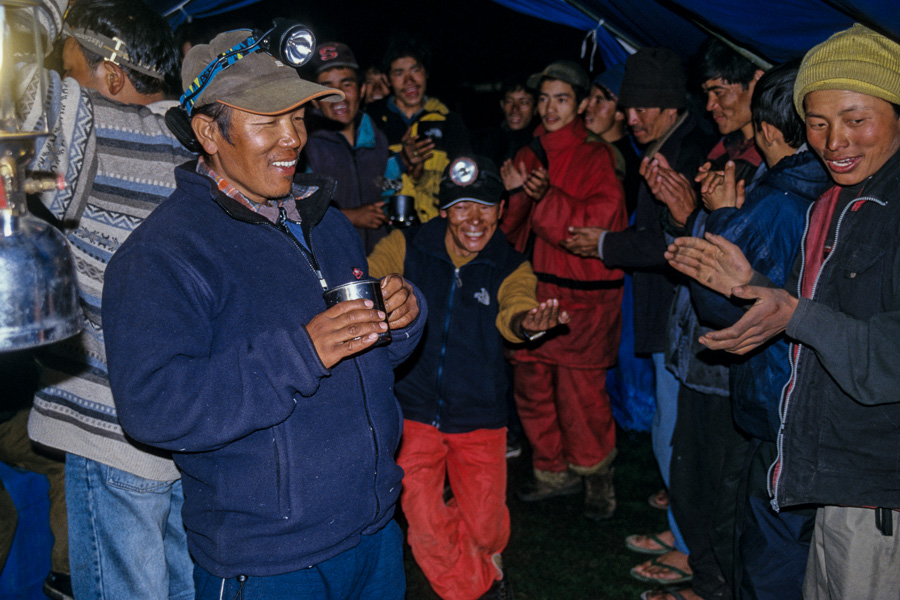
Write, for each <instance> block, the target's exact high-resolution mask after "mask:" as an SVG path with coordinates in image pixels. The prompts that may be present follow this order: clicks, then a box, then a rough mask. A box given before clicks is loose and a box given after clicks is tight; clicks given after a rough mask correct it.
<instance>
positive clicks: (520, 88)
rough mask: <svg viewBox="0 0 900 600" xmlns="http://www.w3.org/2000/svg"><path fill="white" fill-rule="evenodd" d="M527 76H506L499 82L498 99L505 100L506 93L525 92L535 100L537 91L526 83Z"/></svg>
mask: <svg viewBox="0 0 900 600" xmlns="http://www.w3.org/2000/svg"><path fill="white" fill-rule="evenodd" d="M527 79H528V78H527V77H524V76H523V77H508V78H506V79H504V80H503V81H501V82H500V100H505V99H506V95H507V94H512V93H514V92H525V93H526V94H528V95H530V96H531V99H532V100H534V102H535V103H536V102H537V93H536V92H535V91H534V90H533V89H531V88H530V87H528V85H527V84H526V80H527Z"/></svg>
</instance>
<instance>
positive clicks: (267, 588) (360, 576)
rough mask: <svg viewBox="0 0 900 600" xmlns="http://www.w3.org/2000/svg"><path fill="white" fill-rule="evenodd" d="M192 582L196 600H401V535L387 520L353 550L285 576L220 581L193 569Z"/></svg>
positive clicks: (403, 578)
mask: <svg viewBox="0 0 900 600" xmlns="http://www.w3.org/2000/svg"><path fill="white" fill-rule="evenodd" d="M194 577H195V579H196V584H197V600H223V599H228V600H230V599H231V598H239V599H241V600H403V598H404V597H405V596H406V573H405V572H404V570H403V533H402V532H401V531H400V526H399V525H397V522H396V521H393V520H392V521H390V522H389V523H388V524H387V525H385V526H384V527H383V528H382V529H381V531H379V532H377V533H373V534H372V535H364V536H362V538H361V540H360V542H359V545H358V546H356V547H354V548H350V549H349V550H345V551H344V552H342V553H340V554H338V555H337V556H335V557H334V558H329V559H328V560H326V561H325V562H321V563H319V564H317V565H314V566H312V567H310V568H308V569H302V570H300V571H294V572H292V573H285V574H284V575H272V576H269V577H247V578H245V579H244V580H243V581H240V580H239V579H238V578H236V577H232V578H230V579H222V578H221V577H216V576H214V575H212V574H211V573H209V572H208V571H206V570H205V569H204V568H203V567H201V566H200V565H197V568H196V570H195V571H194Z"/></svg>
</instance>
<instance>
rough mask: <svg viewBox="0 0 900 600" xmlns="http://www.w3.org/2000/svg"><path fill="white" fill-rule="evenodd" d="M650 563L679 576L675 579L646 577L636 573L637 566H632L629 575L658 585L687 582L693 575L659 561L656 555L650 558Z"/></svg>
mask: <svg viewBox="0 0 900 600" xmlns="http://www.w3.org/2000/svg"><path fill="white" fill-rule="evenodd" d="M650 564H651V565H653V566H654V567H660V568H662V569H665V570H666V571H671V572H673V573H675V574H677V575H681V577H678V578H676V579H665V578H662V577H648V576H646V575H641V574H640V573H638V572H637V571H636V570H635V569H637V567H634V568H633V569H631V571H629V572H630V573H631V576H632V577H634V578H635V579H637V580H638V581H644V582H647V583H657V584H660V585H676V584H678V583H687V582H688V581H690V580H691V579H693V578H694V576H693V575H691V574H690V573H688V572H687V571H682V570H681V569H679V568H678V567H673V566H672V565H667V564H666V563H661V562H659V557H658V556H657V557H654V558H652V559H651V560H650ZM638 566H640V565H638Z"/></svg>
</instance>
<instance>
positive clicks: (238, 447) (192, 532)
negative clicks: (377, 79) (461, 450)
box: [103, 25, 425, 600]
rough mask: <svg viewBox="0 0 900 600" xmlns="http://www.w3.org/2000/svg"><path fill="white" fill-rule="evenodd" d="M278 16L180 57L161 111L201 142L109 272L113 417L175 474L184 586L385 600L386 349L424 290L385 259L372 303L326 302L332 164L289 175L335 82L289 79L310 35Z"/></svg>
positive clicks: (352, 242)
mask: <svg viewBox="0 0 900 600" xmlns="http://www.w3.org/2000/svg"><path fill="white" fill-rule="evenodd" d="M276 29H277V25H276ZM283 29H284V30H283V31H282V30H277V31H276V30H272V31H270V32H266V33H264V34H262V35H257V34H256V33H253V34H251V32H250V31H247V30H240V31H231V32H227V33H223V34H220V35H219V36H217V37H216V38H214V39H213V40H212V41H211V42H210V43H209V44H208V45H200V46H195V47H194V48H192V49H191V50H190V52H188V54H187V56H186V57H185V62H184V66H183V73H182V78H183V83H184V87H185V89H186V91H185V94H184V95H183V96H182V99H181V106H182V108H181V109H180V110H183V111H184V112H183V113H174V114H173V115H172V119H171V120H172V122H173V123H174V126H175V127H176V128H180V129H181V134H182V135H184V134H185V133H186V131H185V128H184V125H185V124H189V126H190V129H188V130H187V133H189V134H190V135H191V136H192V137H193V140H190V139H189V140H187V141H188V142H191V141H193V142H195V143H196V144H197V145H198V146H199V148H200V153H201V158H200V159H199V160H198V161H196V162H191V163H186V164H185V165H182V166H181V167H179V168H178V169H177V170H176V181H177V190H176V192H175V193H174V194H173V195H172V196H171V197H170V198H169V199H168V200H167V201H166V202H164V203H163V205H162V206H160V208H159V209H157V211H156V212H155V213H154V215H153V216H152V217H151V218H150V219H148V220H147V221H146V222H145V224H144V225H143V226H142V227H140V228H139V229H138V230H137V231H136V232H135V233H134V234H133V235H132V237H131V238H129V240H128V242H127V243H126V244H124V245H123V246H122V248H121V249H120V250H119V253H117V255H116V257H115V259H114V260H113V261H112V262H111V264H110V267H109V269H108V270H107V280H106V288H105V294H104V296H105V297H106V298H105V300H106V302H105V304H104V306H105V307H106V310H104V315H103V318H104V325H105V326H106V333H107V335H106V343H107V348H108V353H109V357H110V377H111V380H112V385H113V392H114V394H115V395H116V398H117V399H120V400H121V404H120V418H121V421H122V424H123V426H124V428H125V430H126V431H127V432H128V433H129V435H131V436H133V437H134V438H135V439H137V440H139V441H141V442H143V443H146V444H149V445H151V446H155V447H159V448H163V449H167V450H170V451H172V453H173V456H174V458H175V462H176V463H177V464H178V466H179V468H180V469H181V471H182V473H183V481H184V490H185V504H184V522H185V527H186V528H187V530H188V544H189V547H190V549H191V554H192V555H193V556H194V558H195V560H196V562H197V568H196V571H195V581H196V584H197V594H198V596H197V597H198V598H200V599H205V598H220V597H223V596H224V597H229V598H231V597H236V596H239V597H242V598H244V599H245V600H250V599H253V598H266V599H267V600H268V599H278V598H297V597H315V598H342V599H343V598H396V599H398V600H399V599H400V598H403V596H404V592H405V576H404V572H403V558H402V536H401V533H400V530H399V527H398V526H397V524H396V523H394V522H393V521H392V516H393V509H394V503H395V502H396V500H397V497H398V495H399V493H400V480H401V478H402V474H403V473H402V470H401V469H400V468H399V467H398V466H397V464H396V463H395V462H394V458H393V457H394V452H395V450H396V447H397V444H398V442H399V437H400V427H401V420H400V414H399V407H398V405H397V402H396V399H395V398H394V396H393V393H392V385H393V367H394V366H396V365H398V364H399V363H400V362H401V361H402V360H404V359H405V358H406V357H407V356H408V355H409V354H410V353H411V352H412V350H413V348H414V347H415V345H416V343H417V342H418V339H419V337H420V335H421V333H422V329H423V327H424V312H425V311H424V301H423V300H422V299H421V297H420V296H418V293H417V292H416V291H415V289H414V288H413V287H412V286H411V285H410V284H409V283H408V282H407V281H405V280H404V279H403V278H402V277H399V276H388V277H385V278H384V279H382V281H381V290H382V292H383V296H384V304H385V308H384V311H379V310H376V308H375V306H374V305H373V303H372V301H370V300H365V299H356V300H351V301H346V302H340V303H338V304H336V305H335V306H333V307H331V308H328V309H326V304H325V300H324V299H323V291H325V290H327V289H329V288H330V287H332V285H338V284H343V283H345V282H347V281H352V280H354V279H356V280H362V279H365V278H366V277H367V273H366V272H367V270H368V266H367V262H366V258H365V254H364V252H363V247H362V242H361V240H360V239H359V236H358V235H357V233H356V232H355V230H354V229H353V227H352V226H351V224H350V223H349V221H347V219H346V218H345V217H343V216H342V215H341V214H340V212H339V211H337V209H334V208H329V202H330V200H331V194H332V191H333V188H334V181H333V180H331V179H329V178H327V177H322V176H316V175H306V174H297V173H295V170H296V165H297V159H298V156H299V154H300V150H301V149H302V147H303V145H304V143H305V142H306V129H305V125H304V120H303V119H304V111H305V106H306V104H307V103H308V102H309V101H310V100H312V99H315V98H319V99H322V100H327V99H329V98H331V99H336V98H340V97H341V92H339V91H338V90H333V89H329V88H326V87H322V86H320V85H318V84H314V83H311V82H308V81H303V80H301V79H300V78H299V77H298V75H297V72H296V70H295V69H294V68H293V67H294V66H297V64H296V62H295V60H294V59H295V58H296V57H298V56H299V57H301V58H302V56H303V55H304V53H305V54H306V55H309V54H311V52H312V48H313V47H314V42H313V41H312V39H311V38H309V39H306V40H305V39H304V37H303V36H302V35H301V34H300V33H298V32H296V31H293V30H292V29H291V28H290V27H288V28H283ZM276 33H277V35H276ZM266 40H270V41H269V44H268V46H266V44H265V43H264V42H265V41H266ZM297 40H299V42H300V43H299V47H296V46H295V47H294V48H293V52H292V53H285V52H283V51H282V50H283V49H282V48H280V46H282V45H284V44H287V45H288V46H290V45H291V44H293V43H294V41H297ZM304 43H306V44H307V45H306V47H304V46H303V44H304ZM276 54H277V55H278V58H275V56H274V55H276ZM298 62H302V60H301V61H298ZM188 119H189V121H188ZM126 307H127V308H126ZM420 312H421V313H422V314H421V315H420ZM388 328H390V329H391V331H392V338H393V341H392V343H391V344H389V345H388V346H385V347H378V348H374V347H373V346H374V344H375V342H376V340H377V338H378V334H379V333H382V332H385V331H387V330H388Z"/></svg>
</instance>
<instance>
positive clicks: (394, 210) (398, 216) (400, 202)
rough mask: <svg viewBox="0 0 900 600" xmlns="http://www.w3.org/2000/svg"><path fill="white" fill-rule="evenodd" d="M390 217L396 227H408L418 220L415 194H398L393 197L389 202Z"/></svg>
mask: <svg viewBox="0 0 900 600" xmlns="http://www.w3.org/2000/svg"><path fill="white" fill-rule="evenodd" d="M388 217H390V219H391V222H392V224H393V225H394V227H397V228H399V229H406V228H407V227H409V226H410V225H414V224H415V223H417V222H418V220H419V218H418V216H416V199H415V198H414V197H413V196H405V195H403V194H397V195H396V196H392V197H391V201H390V202H389V203H388Z"/></svg>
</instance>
